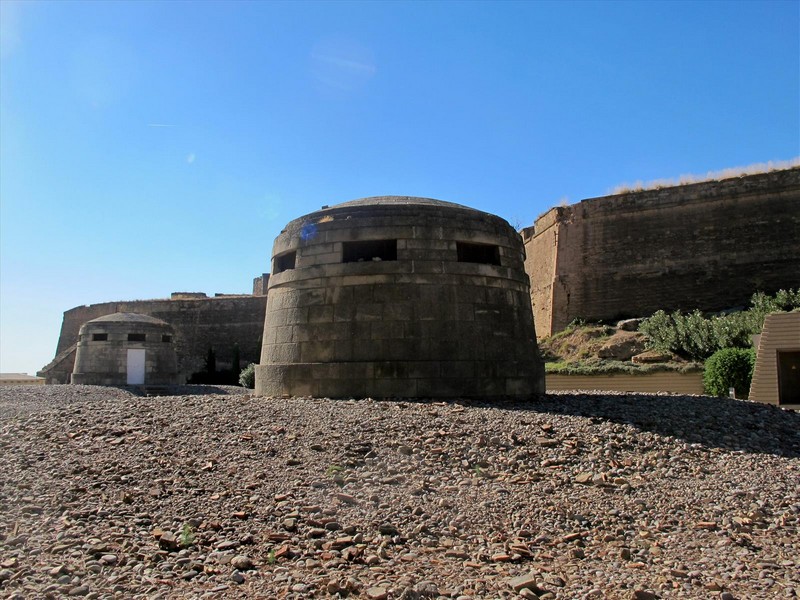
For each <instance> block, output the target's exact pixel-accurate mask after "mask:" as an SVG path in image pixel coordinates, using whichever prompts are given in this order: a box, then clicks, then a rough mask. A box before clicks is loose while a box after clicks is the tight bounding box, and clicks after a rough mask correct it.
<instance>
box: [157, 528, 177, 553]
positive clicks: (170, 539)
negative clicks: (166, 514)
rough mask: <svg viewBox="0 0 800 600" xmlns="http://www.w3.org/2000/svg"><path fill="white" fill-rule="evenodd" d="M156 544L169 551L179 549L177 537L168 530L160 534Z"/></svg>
mask: <svg viewBox="0 0 800 600" xmlns="http://www.w3.org/2000/svg"><path fill="white" fill-rule="evenodd" d="M158 545H159V547H160V548H162V549H163V550H167V551H169V552H177V551H178V550H179V549H180V544H179V543H178V538H176V537H175V534H174V533H172V532H169V531H165V532H164V533H162V534H161V537H160V538H158Z"/></svg>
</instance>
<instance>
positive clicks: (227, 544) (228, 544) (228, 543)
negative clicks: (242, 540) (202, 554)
mask: <svg viewBox="0 0 800 600" xmlns="http://www.w3.org/2000/svg"><path fill="white" fill-rule="evenodd" d="M215 547H216V549H217V550H219V551H221V552H224V551H225V550H233V549H234V548H238V547H239V542H235V541H233V540H225V541H222V542H220V543H219V544H217V545H216V546H215Z"/></svg>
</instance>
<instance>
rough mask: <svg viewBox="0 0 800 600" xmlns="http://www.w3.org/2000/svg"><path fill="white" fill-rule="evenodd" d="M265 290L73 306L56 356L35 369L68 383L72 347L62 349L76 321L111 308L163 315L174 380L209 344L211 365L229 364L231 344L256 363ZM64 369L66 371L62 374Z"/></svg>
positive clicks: (72, 337) (74, 333)
mask: <svg viewBox="0 0 800 600" xmlns="http://www.w3.org/2000/svg"><path fill="white" fill-rule="evenodd" d="M266 306H267V297H266V296H250V295H242V296H220V297H215V298H207V297H186V295H185V294H181V295H179V296H178V297H177V298H176V299H163V300H130V301H122V302H103V303H101V304H92V305H89V306H77V307H75V308H72V309H70V310H68V311H66V312H65V313H64V320H63V322H62V325H61V335H60V336H59V339H58V349H57V350H56V356H57V357H59V356H60V355H61V354H62V353H64V356H63V357H61V359H60V360H58V361H55V360H54V361H53V362H52V363H50V365H47V367H45V368H43V369H42V371H40V372H39V373H40V374H41V376H42V377H47V381H48V383H68V382H69V378H68V374H69V373H71V372H72V368H73V365H74V362H75V353H74V351H73V352H72V353H69V352H67V351H68V350H70V348H71V347H74V345H75V344H76V342H77V341H78V332H79V330H80V328H81V325H83V324H84V323H86V322H87V321H91V320H92V319H96V318H97V317H102V316H104V315H110V314H112V313H117V312H129V313H138V314H143V315H149V316H151V317H156V318H158V319H162V320H163V321H166V322H167V323H169V324H170V325H172V326H173V327H174V329H175V351H176V353H177V356H178V371H179V381H185V380H186V378H187V377H189V376H190V375H191V374H192V373H195V372H197V371H200V370H201V369H202V368H203V366H204V365H205V358H206V356H207V354H208V349H209V348H213V349H214V352H215V354H216V359H217V368H218V369H223V368H229V367H230V365H231V362H232V360H233V347H234V344H238V345H239V355H240V364H241V366H242V367H244V366H245V365H247V364H248V363H250V362H254V363H258V361H259V357H260V354H261V336H262V333H263V330H264V313H265V310H266ZM65 375H66V376H67V377H66V379H65Z"/></svg>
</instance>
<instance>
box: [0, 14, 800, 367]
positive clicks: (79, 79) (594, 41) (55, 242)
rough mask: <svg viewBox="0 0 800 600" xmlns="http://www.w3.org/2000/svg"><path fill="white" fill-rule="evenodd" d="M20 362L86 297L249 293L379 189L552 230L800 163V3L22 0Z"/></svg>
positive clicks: (16, 82)
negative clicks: (705, 181) (642, 194)
mask: <svg viewBox="0 0 800 600" xmlns="http://www.w3.org/2000/svg"><path fill="white" fill-rule="evenodd" d="M0 10H2V13H1V14H0V28H1V34H2V35H1V37H0V41H1V47H0V50H1V51H2V53H1V54H0V202H1V204H0V370H1V371H3V372H29V373H34V372H35V371H36V370H37V369H39V368H41V367H42V366H44V365H45V364H46V363H47V362H49V361H50V360H51V359H52V358H53V355H54V353H55V347H56V342H57V338H58V332H59V328H60V325H61V318H62V313H63V311H65V310H67V309H69V308H71V307H73V306H76V305H81V304H91V303H96V302H104V301H112V300H132V299H145V298H163V297H168V296H169V294H170V293H171V292H173V291H204V292H207V293H210V294H211V293H214V292H226V293H233V292H245V293H247V292H249V291H250V290H251V282H252V278H253V277H255V276H256V275H259V274H260V273H262V272H264V271H268V270H269V257H270V251H271V247H272V242H273V240H274V238H275V236H276V235H277V234H278V233H279V232H280V229H281V227H282V226H283V225H284V224H285V223H286V222H288V221H289V220H291V219H293V218H296V217H298V216H301V215H303V214H305V213H307V212H311V211H313V210H317V209H319V208H320V206H322V205H323V204H336V203H339V202H344V201H346V200H352V199H355V198H360V197H365V196H376V195H389V194H398V195H413V196H426V197H432V198H438V199H441V200H448V201H451V202H457V203H460V204H466V205H468V206H472V207H475V208H478V209H482V210H486V211H490V212H493V213H496V214H499V215H500V216H502V217H504V218H505V219H507V220H508V221H509V222H510V223H511V224H512V225H515V226H518V227H522V226H527V225H531V224H532V223H533V221H534V219H535V218H536V217H537V216H538V215H539V214H541V213H542V212H544V211H545V210H547V209H548V208H550V207H552V206H554V205H557V204H560V203H563V202H570V203H572V202H577V201H579V200H581V199H584V198H589V197H594V196H602V195H604V194H607V193H608V192H609V191H610V190H611V189H612V188H614V187H615V186H616V185H618V184H622V183H626V182H634V181H637V180H645V181H647V180H652V179H659V178H673V177H678V176H680V175H682V174H687V173H695V174H703V173H706V172H708V171H713V170H719V169H724V168H727V167H735V166H741V165H748V164H751V163H759V162H766V161H780V160H788V159H792V158H794V157H796V156H797V155H798V154H800V4H799V3H798V2H797V1H784V2H769V1H763V0H762V1H759V2H666V3H659V2H632V3H626V2H613V3H602V2H593V3H569V2H556V3H549V2H510V3H502V2H487V3H481V2H441V3H438V2H369V3H346V2H322V3H314V2H291V3H283V2H221V3H215V2H206V1H204V2H177V1H175V2H152V3H148V2H130V3H126V2H101V1H92V2H81V3H70V2H63V1H59V2H32V1H29V2H13V1H8V0H0Z"/></svg>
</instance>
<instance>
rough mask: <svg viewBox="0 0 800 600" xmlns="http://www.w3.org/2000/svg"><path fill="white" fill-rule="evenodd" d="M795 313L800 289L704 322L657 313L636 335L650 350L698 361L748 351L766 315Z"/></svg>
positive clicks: (760, 298) (694, 315) (762, 297)
mask: <svg viewBox="0 0 800 600" xmlns="http://www.w3.org/2000/svg"><path fill="white" fill-rule="evenodd" d="M796 309H800V289H798V290H796V291H793V290H789V291H786V290H780V291H779V292H778V293H777V294H775V296H768V295H767V294H764V293H761V292H759V293H757V294H754V295H753V298H752V300H751V308H750V309H749V310H746V311H742V312H737V313H732V314H728V315H721V316H714V317H710V318H707V317H705V316H703V313H701V312H700V311H699V310H695V311H694V312H691V313H688V314H684V313H681V312H680V311H675V312H673V313H672V314H667V313H666V312H664V311H663V310H659V311H658V312H657V313H655V314H654V315H653V316H652V317H650V318H649V319H645V320H644V321H643V322H642V324H641V325H640V326H639V331H641V332H643V333H645V334H647V336H648V337H649V338H650V347H651V348H652V349H653V350H660V351H662V352H672V353H675V354H677V355H679V356H682V357H684V358H690V359H694V360H698V359H705V358H707V357H709V356H711V355H712V354H713V353H714V352H716V351H717V350H721V349H722V348H747V347H749V346H750V344H751V341H750V340H751V336H752V335H754V334H756V333H760V332H761V328H762V327H763V326H764V318H765V317H766V316H767V315H768V314H769V313H772V312H780V311H790V310H796Z"/></svg>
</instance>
